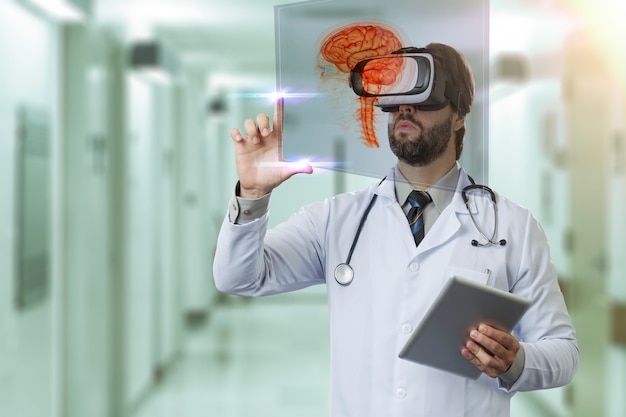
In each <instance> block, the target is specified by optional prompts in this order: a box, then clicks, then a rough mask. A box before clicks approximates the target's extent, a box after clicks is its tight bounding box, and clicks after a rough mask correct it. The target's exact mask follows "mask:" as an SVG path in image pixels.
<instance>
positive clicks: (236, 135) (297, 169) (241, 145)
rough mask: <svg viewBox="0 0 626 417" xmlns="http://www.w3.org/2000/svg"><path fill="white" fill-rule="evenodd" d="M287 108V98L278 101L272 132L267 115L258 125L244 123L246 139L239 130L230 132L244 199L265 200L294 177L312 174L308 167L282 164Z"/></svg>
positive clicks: (259, 118) (263, 115)
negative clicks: (262, 198) (264, 198)
mask: <svg viewBox="0 0 626 417" xmlns="http://www.w3.org/2000/svg"><path fill="white" fill-rule="evenodd" d="M284 104H285V102H284V98H282V97H280V98H278V99H277V100H276V104H275V107H274V118H273V123H272V127H271V129H270V126H269V117H268V116H267V114H265V113H259V114H258V115H257V117H256V121H255V120H252V119H247V120H246V121H245V122H244V130H245V133H246V135H245V137H244V136H243V135H242V134H241V132H240V131H239V129H237V128H233V129H232V130H231V131H230V136H231V137H232V139H233V141H234V143H235V163H236V165H237V174H238V175H239V183H240V196H241V197H244V198H258V197H262V196H263V195H265V194H267V193H269V192H271V191H272V190H273V189H274V188H276V187H278V186H279V185H280V184H282V183H283V182H284V181H285V180H287V179H289V178H291V176H293V175H294V174H298V173H305V174H310V173H311V172H313V168H312V167H311V166H310V165H309V164H302V163H293V162H285V161H284V160H283V124H284V120H285V108H284Z"/></svg>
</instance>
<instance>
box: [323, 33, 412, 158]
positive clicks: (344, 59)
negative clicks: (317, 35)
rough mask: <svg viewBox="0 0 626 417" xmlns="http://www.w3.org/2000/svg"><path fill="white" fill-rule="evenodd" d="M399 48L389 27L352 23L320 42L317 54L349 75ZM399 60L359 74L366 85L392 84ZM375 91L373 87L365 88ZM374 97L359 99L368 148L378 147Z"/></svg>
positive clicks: (381, 64) (378, 64) (378, 65)
mask: <svg viewBox="0 0 626 417" xmlns="http://www.w3.org/2000/svg"><path fill="white" fill-rule="evenodd" d="M400 48H402V42H401V40H400V37H399V35H398V34H397V33H396V32H395V31H394V30H393V29H391V28H389V27H383V26H381V25H379V24H363V23H355V24H352V25H348V26H344V27H342V28H340V29H337V30H335V31H334V32H332V33H330V34H329V35H328V36H326V38H325V39H324V40H323V41H322V45H321V48H320V53H321V55H322V56H323V57H324V59H325V60H326V61H328V62H330V63H331V64H334V65H335V66H336V67H337V69H338V70H339V71H341V72H343V73H350V70H352V68H354V66H355V65H356V64H357V63H359V62H360V61H363V60H364V59H368V58H375V57H380V56H384V55H389V54H390V53H391V52H393V51H396V50H398V49H400ZM401 62H402V60H397V59H388V60H385V59H383V60H380V61H378V62H377V63H376V65H371V66H368V69H367V71H364V72H363V74H362V77H363V83H364V84H365V86H367V85H368V84H371V85H372V86H376V85H378V86H380V85H391V84H393V83H394V82H396V75H397V74H399V73H400V72H401V68H400V66H401V64H400V63H401ZM367 89H368V90H369V91H374V90H375V88H367ZM374 100H375V99H374V98H373V97H359V101H360V110H359V118H360V119H361V128H362V131H363V141H364V143H365V145H367V146H369V147H376V148H378V147H379V146H380V145H379V144H378V140H377V139H376V132H375V129H374V107H373V104H374Z"/></svg>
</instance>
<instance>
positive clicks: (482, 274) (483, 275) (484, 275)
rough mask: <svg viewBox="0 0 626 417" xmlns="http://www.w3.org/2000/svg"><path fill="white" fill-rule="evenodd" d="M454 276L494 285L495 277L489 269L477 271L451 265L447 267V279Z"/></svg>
mask: <svg viewBox="0 0 626 417" xmlns="http://www.w3.org/2000/svg"><path fill="white" fill-rule="evenodd" d="M454 276H457V277H461V278H466V279H470V280H472V281H476V282H478V283H479V284H485V285H489V286H492V287H493V277H492V276H491V272H490V271H489V270H488V269H486V270H484V271H475V270H473V269H466V268H459V267H456V266H449V267H448V268H447V269H446V276H445V279H446V281H447V280H448V279H450V278H452V277H454Z"/></svg>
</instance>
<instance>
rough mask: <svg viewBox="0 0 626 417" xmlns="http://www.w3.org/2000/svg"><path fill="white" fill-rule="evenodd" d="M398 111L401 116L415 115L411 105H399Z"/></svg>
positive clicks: (413, 107)
mask: <svg viewBox="0 0 626 417" xmlns="http://www.w3.org/2000/svg"><path fill="white" fill-rule="evenodd" d="M399 111H400V113H402V114H413V113H415V106H413V105H412V104H401V105H400V108H399Z"/></svg>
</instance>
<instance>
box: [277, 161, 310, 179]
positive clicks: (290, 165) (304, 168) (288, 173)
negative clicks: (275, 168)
mask: <svg viewBox="0 0 626 417" xmlns="http://www.w3.org/2000/svg"><path fill="white" fill-rule="evenodd" d="M311 173H313V167H312V166H311V164H309V163H308V162H307V161H297V162H283V176H284V178H285V179H288V178H291V177H292V176H294V175H295V174H311Z"/></svg>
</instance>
